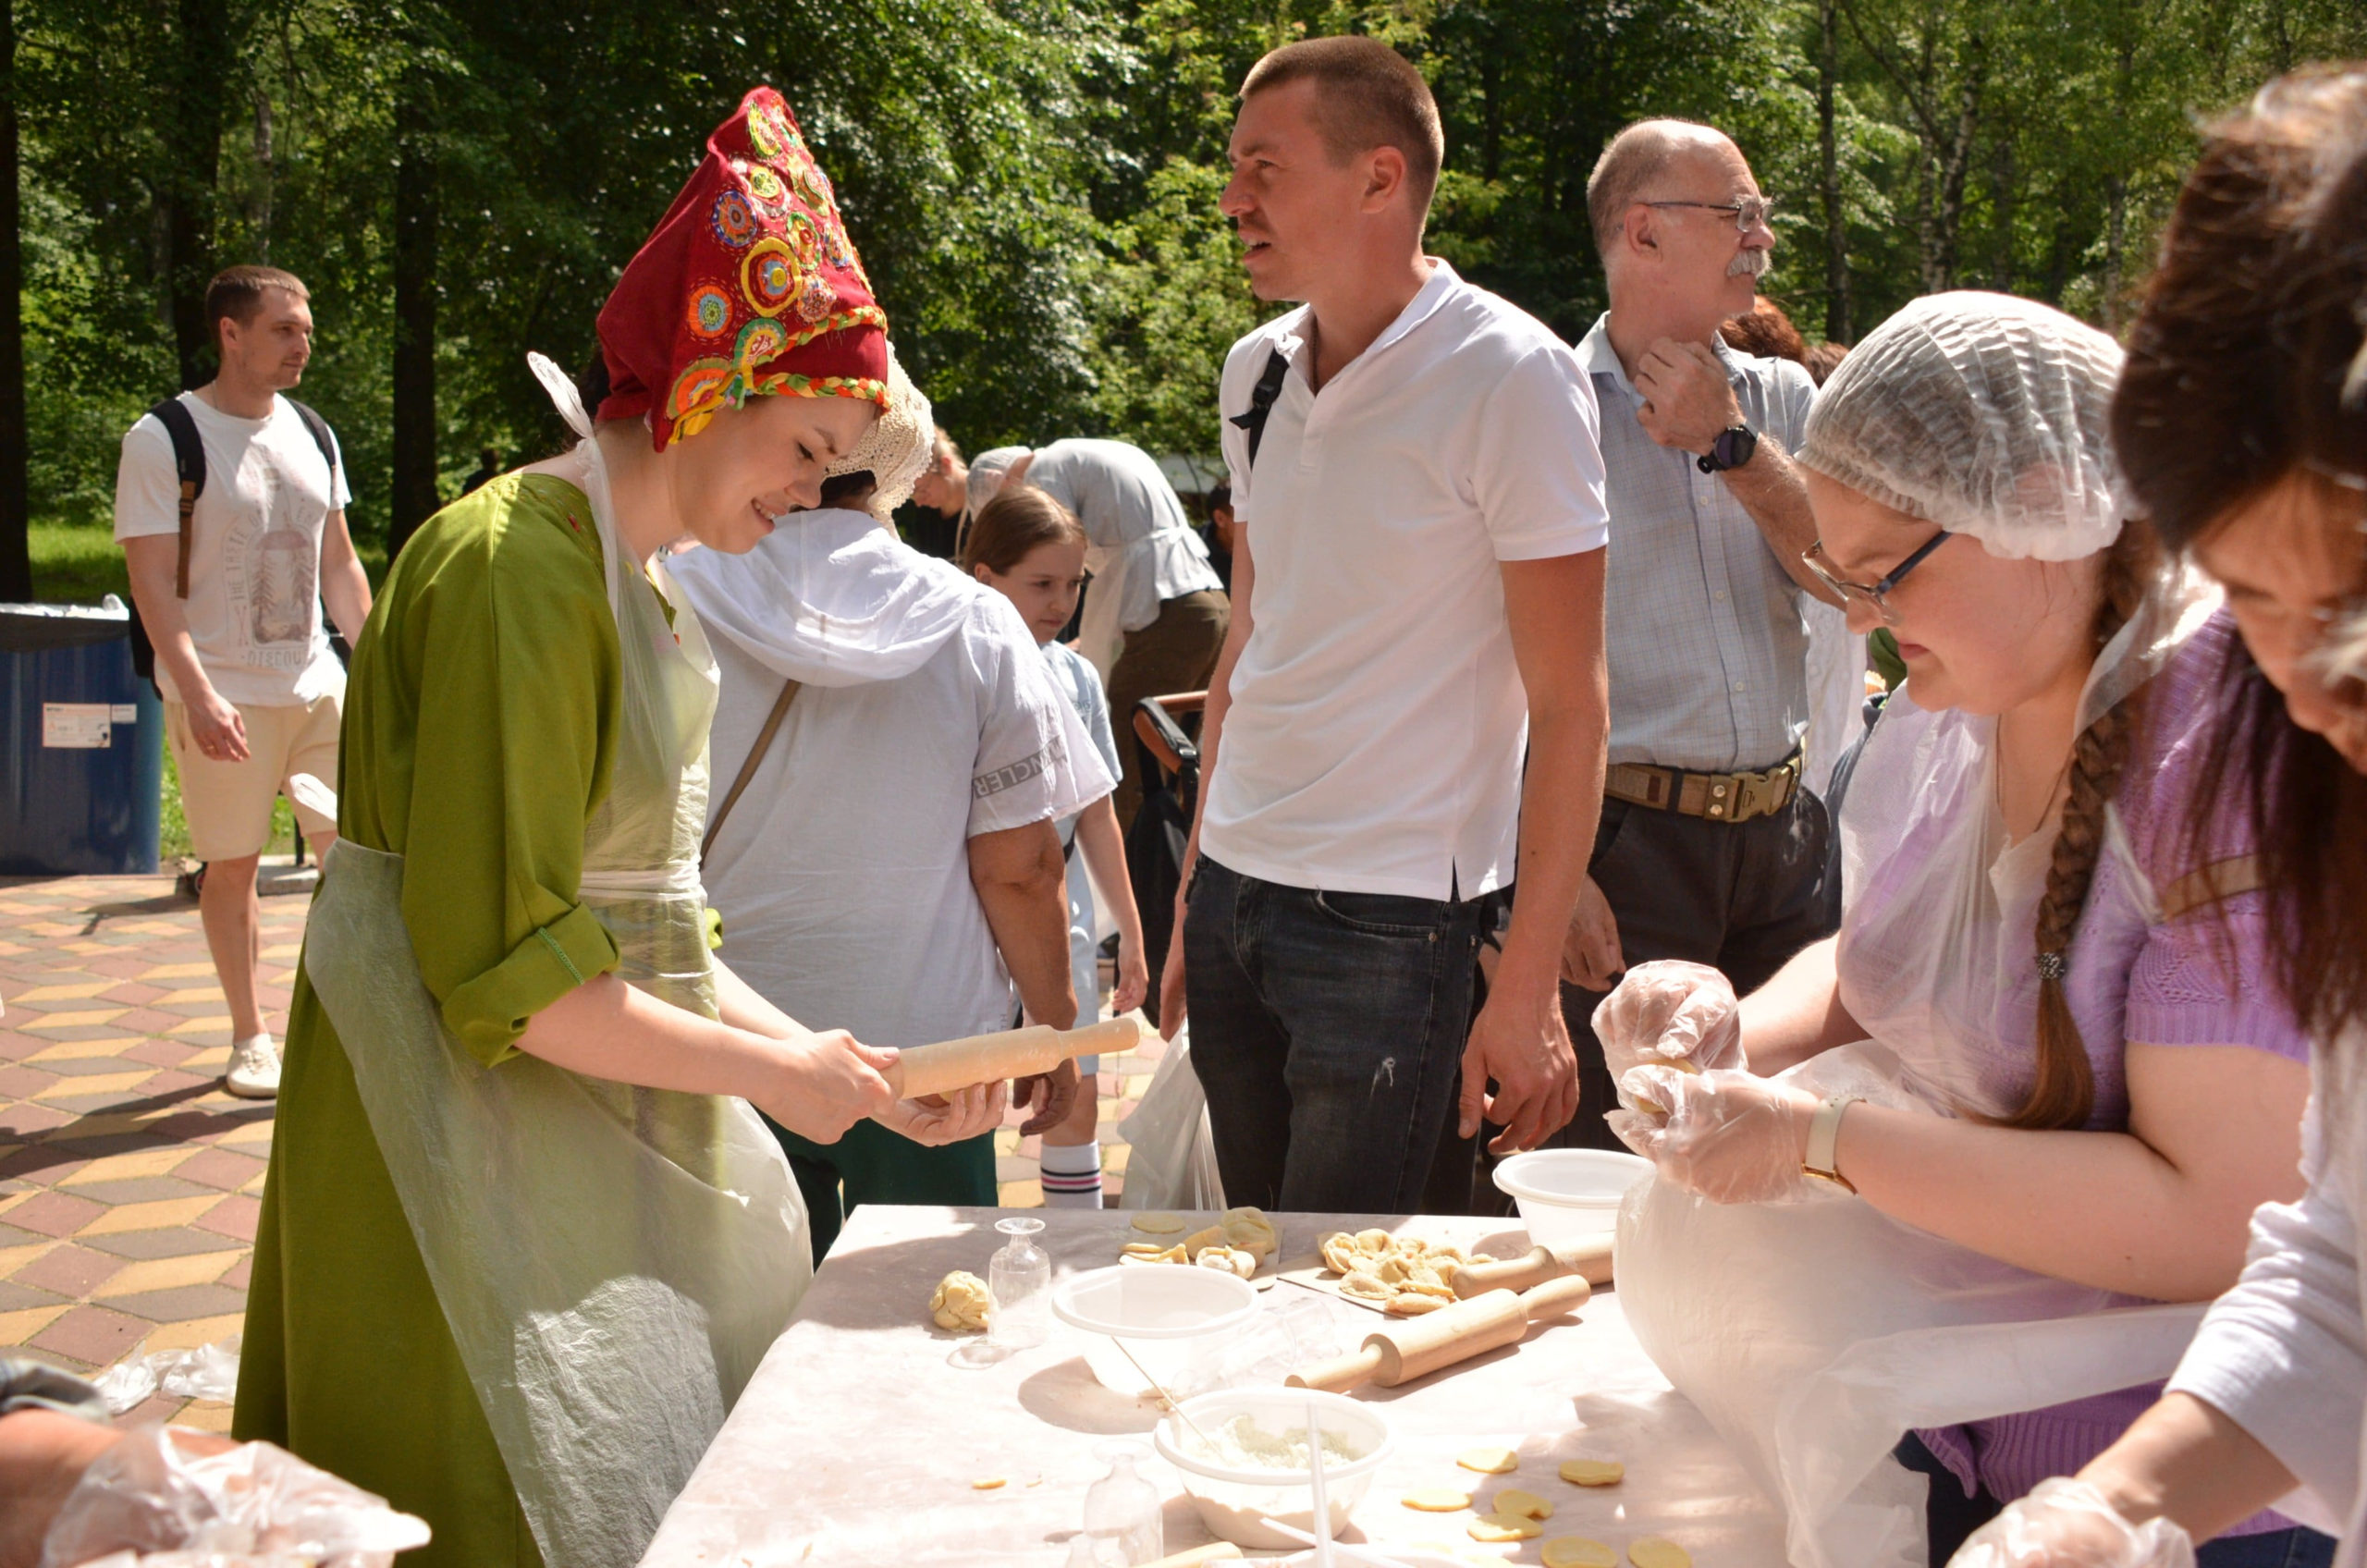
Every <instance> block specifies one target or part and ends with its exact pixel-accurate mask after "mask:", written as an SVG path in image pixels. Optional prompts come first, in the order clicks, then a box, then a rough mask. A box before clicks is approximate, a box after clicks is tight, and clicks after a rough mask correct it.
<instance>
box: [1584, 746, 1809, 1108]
mask: <svg viewBox="0 0 2367 1568" xmlns="http://www.w3.org/2000/svg"><path fill="white" fill-rule="evenodd" d="M1831 837H1832V825H1831V824H1830V822H1828V820H1827V819H1826V816H1825V811H1824V802H1822V801H1821V800H1819V799H1817V797H1816V796H1815V795H1814V794H1813V793H1811V792H1810V791H1809V790H1801V791H1799V792H1798V793H1797V794H1796V795H1795V796H1794V797H1793V798H1792V801H1791V802H1790V803H1789V804H1787V805H1786V806H1785V807H1784V809H1783V810H1782V811H1779V812H1777V813H1776V814H1775V815H1772V816H1762V817H1759V818H1756V819H1755V820H1753V821H1749V822H1744V823H1725V822H1711V821H1709V820H1707V819H1705V818H1702V817H1698V816H1681V815H1678V814H1676V813H1675V812H1673V811H1655V810H1654V809H1652V808H1651V807H1650V806H1639V805H1636V804H1634V803H1632V802H1627V801H1618V800H1610V799H1606V800H1604V802H1602V825H1601V826H1600V827H1598V828H1597V829H1596V830H1595V838H1594V859H1593V862H1592V863H1591V864H1589V865H1588V875H1590V876H1593V877H1594V880H1595V885H1596V886H1597V887H1600V888H1601V889H1602V896H1603V897H1604V899H1606V900H1609V902H1610V904H1611V913H1613V915H1615V916H1617V917H1618V920H1619V947H1620V951H1621V953H1622V954H1623V956H1624V957H1625V960H1626V962H1628V963H1630V964H1637V963H1643V962H1648V961H1650V960H1652V959H1660V958H1679V959H1690V960H1692V961H1693V962H1696V963H1706V964H1709V965H1711V966H1712V967H1713V968H1716V969H1719V970H1723V972H1724V973H1725V976H1726V978H1727V979H1729V980H1731V981H1733V982H1734V987H1735V995H1736V996H1738V997H1739V996H1748V995H1749V994H1750V993H1751V992H1753V991H1755V990H1757V989H1758V988H1759V987H1760V986H1763V985H1765V984H1766V983H1767V982H1768V981H1769V980H1770V979H1772V977H1773V976H1774V974H1775V972H1776V971H1777V970H1779V969H1781V968H1783V967H1784V964H1786V963H1788V962H1791V959H1792V957H1793V955H1794V954H1796V953H1797V952H1798V951H1799V950H1800V949H1802V948H1805V947H1807V946H1809V944H1810V943H1812V942H1815V941H1818V940H1820V939H1821V938H1822V937H1830V936H1831V935H1833V932H1834V925H1835V923H1836V921H1837V919H1838V913H1837V911H1838V900H1831V901H1828V900H1827V899H1826V898H1825V896H1824V868H1825V859H1826V856H1825V847H1826V844H1827V843H1828V841H1829V840H1830V839H1831ZM1601 1000H1602V993H1600V992H1599V991H1586V990H1581V989H1579V988H1578V987H1577V986H1570V985H1564V986H1563V987H1562V1012H1563V1015H1564V1017H1566V1018H1567V1019H1568V1020H1569V1023H1570V1040H1571V1043H1572V1044H1573V1045H1575V1046H1576V1047H1577V1052H1578V1114H1577V1116H1576V1119H1575V1120H1574V1121H1571V1123H1570V1125H1569V1126H1568V1127H1566V1128H1564V1130H1563V1131H1562V1132H1561V1133H1557V1134H1556V1135H1555V1136H1553V1137H1552V1138H1550V1139H1548V1140H1547V1142H1548V1143H1549V1144H1551V1145H1558V1146H1562V1147H1567V1148H1598V1149H1617V1148H1620V1147H1621V1146H1622V1145H1621V1144H1620V1142H1619V1140H1618V1139H1617V1138H1615V1137H1613V1135H1612V1133H1611V1129H1610V1128H1609V1127H1608V1126H1606V1125H1604V1123H1603V1120H1602V1117H1603V1112H1605V1111H1607V1110H1611V1109H1614V1108H1615V1107H1616V1106H1617V1105H1618V1104H1619V1089H1618V1085H1616V1084H1613V1082H1612V1081H1611V1070H1610V1069H1609V1068H1608V1067H1606V1066H1605V1065H1604V1064H1603V1060H1602V1045H1601V1042H1600V1041H1599V1040H1597V1039H1596V1038H1595V1035H1594V1027H1593V1022H1592V1021H1593V1018H1594V1010H1595V1008H1596V1006H1597V1005H1598V1004H1599V1003H1600V1002H1601Z"/></svg>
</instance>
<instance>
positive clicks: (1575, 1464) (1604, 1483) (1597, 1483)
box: [1562, 1459, 1627, 1487]
mask: <svg viewBox="0 0 2367 1568" xmlns="http://www.w3.org/2000/svg"><path fill="white" fill-rule="evenodd" d="M1626 1477H1627V1466H1625V1464H1620V1463H1619V1461H1617V1460H1615V1459H1565V1460H1564V1461H1562V1479H1564V1480H1565V1481H1567V1482H1569V1483H1570V1485H1572V1486H1574V1487H1615V1486H1617V1485H1618V1484H1619V1483H1620V1482H1621V1481H1623V1480H1625V1479H1626Z"/></svg>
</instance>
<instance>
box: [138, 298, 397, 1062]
mask: <svg viewBox="0 0 2367 1568" xmlns="http://www.w3.org/2000/svg"><path fill="white" fill-rule="evenodd" d="M205 309H206V317H207V320H208V321H209V322H211V323H212V325H213V326H214V329H215V344H216V346H217V347H218V348H219V349H221V355H222V362H221V368H220V370H219V372H218V373H217V374H215V378H214V379H213V380H212V381H210V382H208V383H206V384H205V385H204V386H201V387H199V388H198V389H197V390H196V391H194V392H184V393H182V394H181V395H180V397H179V398H178V404H179V410H180V411H179V412H175V410H171V409H166V410H165V411H166V412H167V413H169V414H173V416H174V417H175V418H177V419H186V420H187V422H188V424H189V425H193V426H194V427H195V432H196V435H197V436H198V438H199V440H200V442H201V443H202V448H203V451H204V455H205V464H204V472H205V482H204V487H203V488H202V490H200V491H199V492H198V494H197V497H196V500H195V503H194V505H193V506H192V507H191V508H190V515H189V518H188V521H187V522H186V524H184V522H183V521H182V518H181V515H180V514H181V481H180V478H179V475H178V470H177V468H176V466H175V462H174V452H173V437H172V436H171V435H170V434H169V433H168V432H167V431H166V427H165V424H164V423H163V421H162V420H160V419H159V418H158V417H157V415H156V414H154V413H150V414H148V415H146V416H145V417H143V418H142V419H141V421H140V423H137V424H135V425H133V426H132V427H131V429H130V430H129V431H128V432H126V433H125V435H124V437H123V460H122V466H121V467H120V468H119V469H118V470H117V474H116V485H115V537H116V542H117V544H119V545H122V546H123V552H124V556H125V557H126V560H127V563H128V564H129V568H130V574H131V596H132V599H133V601H134V602H135V603H137V604H138V605H139V606H140V619H141V623H142V624H143V625H145V626H146V628H147V630H148V636H149V640H150V641H151V642H153V643H154V644H155V648H156V684H157V686H158V687H159V688H160V689H161V690H162V691H163V692H164V696H165V735H166V740H167V741H168V742H169V743H170V744H171V746H172V749H173V766H175V767H176V768H177V769H178V771H179V773H180V781H181V810H182V813H183V815H186V816H187V817H188V819H189V837H190V849H191V851H194V852H195V853H196V855H197V858H198V859H200V860H202V861H203V862H205V886H204V888H203V889H202V892H201V893H200V894H199V897H198V902H199V907H200V910H201V912H202V916H203V919H204V923H205V942H206V946H207V947H208V948H210V949H212V950H213V953H214V969H215V974H218V975H219V976H220V977H221V981H222V996H223V999H224V1001H225V1002H227V1004H228V1007H229V1010H230V1062H229V1068H228V1071H227V1073H226V1074H225V1082H226V1083H227V1086H228V1088H229V1090H230V1092H231V1093H232V1094H234V1095H243V1096H248V1097H250V1098H257V1099H267V1098H269V1097H271V1096H274V1095H276V1093H277V1092H278V1089H279V1056H278V1052H277V1051H276V1048H275V1047H274V1046H273V1044H272V1039H271V1036H270V1035H268V1034H267V1033H265V1032H264V1026H263V1011H262V1009H261V1008H260V1007H259V1006H258V1005H257V1003H256V1001H255V965H256V962H257V941H258V938H257V936H256V932H257V931H258V930H259V929H260V926H261V924H262V920H261V912H260V911H259V910H258V909H257V907H256V904H255V868H256V865H257V864H258V862H259V861H260V860H261V859H262V856H263V851H264V844H265V842H266V840H268V839H269V838H270V836H271V807H272V801H273V798H274V797H275V796H276V795H278V794H279V793H280V792H281V790H284V789H286V788H287V787H288V779H289V778H291V777H292V776H294V775H296V774H309V775H311V776H312V777H313V778H318V779H319V780H320V781H321V782H322V783H323V784H324V785H326V786H328V787H330V788H334V787H335V786H336V784H337V718H338V710H339V707H340V706H341V704H342V703H343V701H344V697H345V668H344V667H343V666H342V665H340V664H339V663H338V662H337V655H336V654H335V652H333V651H332V650H331V649H330V647H329V640H328V631H327V629H326V628H325V626H323V625H322V623H321V604H322V601H323V600H324V599H325V600H326V601H327V603H328V608H329V613H330V614H331V615H333V616H334V617H336V618H337V629H338V630H339V631H343V632H344V633H345V635H346V637H347V639H348V641H352V640H355V639H358V638H359V637H360V636H361V635H362V622H363V621H364V620H367V619H369V617H370V580H369V579H368V578H367V577H366V576H364V575H363V574H362V562H361V560H360V558H359V557H356V556H355V554H354V553H353V540H352V537H351V536H350V534H349V533H347V532H346V527H345V503H346V499H347V492H346V484H345V473H344V465H343V464H342V463H341V462H340V461H338V460H337V438H336V437H335V436H334V435H330V434H329V432H328V427H327V426H326V425H325V424H322V425H318V426H317V428H314V427H313V426H312V423H311V420H310V419H308V417H307V413H308V411H307V410H302V409H300V407H299V406H298V405H297V404H294V403H292V402H290V401H289V400H288V399H287V398H283V397H281V396H280V393H281V392H283V391H284V390H286V389H287V388H288V387H291V386H295V385H296V384H297V383H298V382H299V381H300V380H302V379H303V375H304V366H305V363H306V361H309V360H310V359H311V358H312V353H313V312H312V308H311V306H310V304H309V302H308V296H307V295H306V293H305V289H304V285H303V284H302V283H301V282H300V281H298V280H297V278H296V277H294V276H292V275H290V274H288V273H285V272H281V271H279V270H278V269H277V268H276V267H260V266H237V267H231V268H229V269H228V270H227V271H226V272H224V273H223V274H222V275H221V276H218V277H216V278H215V280H214V281H213V283H212V284H211V285H210V286H208V288H206V291H205ZM315 417H316V416H315ZM187 428H188V425H185V426H184V429H185V430H186V429H187ZM288 803H289V805H291V806H292V807H293V808H294V809H295V813H296V823H297V826H298V827H300V828H301V829H302V830H303V832H304V834H305V836H306V837H307V838H308V839H311V840H312V842H313V848H314V849H315V850H320V849H324V848H325V847H326V845H327V844H328V841H329V840H330V839H333V838H335V837H336V834H337V823H336V822H335V821H334V820H333V819H331V818H330V817H328V816H327V815H324V814H322V813H321V812H319V811H317V810H316V809H314V807H313V805H312V804H311V803H310V802H308V801H307V800H305V799H300V798H299V797H298V795H297V794H295V793H292V792H291V793H290V795H289V797H288Z"/></svg>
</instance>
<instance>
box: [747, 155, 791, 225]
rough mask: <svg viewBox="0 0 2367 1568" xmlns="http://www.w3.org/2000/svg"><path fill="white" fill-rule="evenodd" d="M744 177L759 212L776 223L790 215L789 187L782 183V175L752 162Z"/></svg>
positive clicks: (749, 194)
mask: <svg viewBox="0 0 2367 1568" xmlns="http://www.w3.org/2000/svg"><path fill="white" fill-rule="evenodd" d="M742 178H744V179H746V180H747V182H748V196H749V199H750V200H751V201H753V202H755V203H756V210H757V211H758V212H760V213H762V214H765V216H767V217H768V218H770V219H772V220H773V221H774V222H775V223H779V222H780V221H781V220H782V219H783V218H785V217H787V216H788V215H789V187H788V186H786V185H783V184H782V183H781V180H780V176H779V175H777V174H775V173H773V171H772V170H771V169H770V168H767V166H766V165H763V164H750V165H748V166H747V170H746V172H745V173H744V174H743V175H742Z"/></svg>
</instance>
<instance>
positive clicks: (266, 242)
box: [247, 87, 278, 266]
mask: <svg viewBox="0 0 2367 1568" xmlns="http://www.w3.org/2000/svg"><path fill="white" fill-rule="evenodd" d="M277 178H278V170H277V169H276V167H275V166H274V165H273V163H272V147H271V94H270V93H269V92H265V91H264V89H263V88H261V87H258V88H256V89H255V185H254V191H253V194H252V195H251V197H250V198H249V200H248V202H247V229H248V232H250V233H251V234H252V235H253V236H254V245H255V260H256V261H258V262H261V263H264V265H266V266H268V265H270V263H271V199H272V196H273V194H274V192H273V189H272V188H273V186H274V184H275V183H276V181H277Z"/></svg>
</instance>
